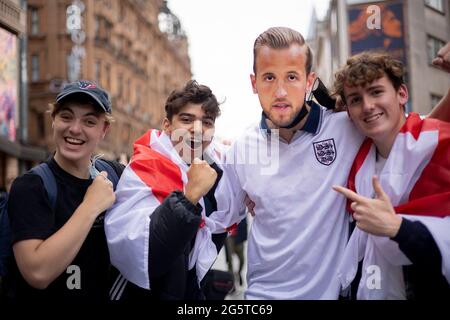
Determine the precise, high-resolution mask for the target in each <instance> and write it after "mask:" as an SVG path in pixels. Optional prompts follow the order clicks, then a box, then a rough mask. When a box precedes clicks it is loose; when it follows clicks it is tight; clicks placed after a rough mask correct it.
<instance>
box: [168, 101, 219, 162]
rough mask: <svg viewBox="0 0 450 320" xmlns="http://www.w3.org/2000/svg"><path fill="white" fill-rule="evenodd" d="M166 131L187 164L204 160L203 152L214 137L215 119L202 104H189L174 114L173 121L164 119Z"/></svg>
mask: <svg viewBox="0 0 450 320" xmlns="http://www.w3.org/2000/svg"><path fill="white" fill-rule="evenodd" d="M163 127H164V131H165V133H166V134H167V135H169V136H170V139H171V140H172V144H173V146H174V148H175V150H176V151H177V152H178V154H179V155H180V157H181V158H182V159H183V160H184V161H185V162H186V163H192V161H193V159H194V158H200V159H201V158H202V155H203V152H204V151H205V149H206V148H207V147H208V146H209V144H210V143H211V141H212V139H213V137H214V129H215V119H214V118H212V116H211V115H208V114H206V113H205V111H204V110H203V108H202V104H200V103H192V102H189V103H188V104H187V105H186V106H184V107H183V108H181V109H180V111H179V113H177V114H174V115H173V117H172V120H169V119H167V118H166V119H164V123H163Z"/></svg>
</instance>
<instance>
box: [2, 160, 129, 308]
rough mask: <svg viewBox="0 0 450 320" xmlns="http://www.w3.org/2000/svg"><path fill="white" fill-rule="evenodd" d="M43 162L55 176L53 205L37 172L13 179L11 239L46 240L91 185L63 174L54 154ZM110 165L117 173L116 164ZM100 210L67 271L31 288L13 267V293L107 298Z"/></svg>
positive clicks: (106, 256)
mask: <svg viewBox="0 0 450 320" xmlns="http://www.w3.org/2000/svg"><path fill="white" fill-rule="evenodd" d="M47 164H48V165H49V167H50V169H51V171H52V172H53V174H54V176H55V180H56V185H57V190H58V191H57V198H56V204H55V208H53V207H52V205H51V204H50V200H49V197H48V195H47V192H46V190H45V188H44V185H43V182H42V180H41V178H40V177H39V176H38V175H35V174H30V173H27V174H25V175H23V176H21V177H19V178H17V179H16V180H15V181H14V183H13V185H12V188H11V193H10V198H9V202H8V212H9V216H10V221H11V228H12V236H13V243H15V242H18V241H22V240H29V239H42V240H45V239H47V238H49V237H50V236H51V235H52V234H54V233H55V232H56V231H58V230H59V229H60V228H61V227H62V226H63V225H64V224H65V223H66V222H67V221H68V220H69V218H70V217H71V216H72V214H73V213H74V212H75V210H76V209H77V208H78V206H79V205H80V204H81V202H82V201H83V198H84V195H85V193H86V190H87V188H88V187H89V186H90V184H91V183H92V179H80V178H77V177H75V176H72V175H71V174H69V173H67V172H66V171H64V170H63V169H62V168H61V167H59V165H58V164H57V163H56V161H55V160H54V159H53V158H51V159H50V160H48V161H47ZM113 166H114V169H115V170H116V171H117V169H116V168H117V167H118V166H117V164H114V165H113ZM122 169H123V168H122ZM119 176H120V174H119ZM104 214H105V213H102V214H101V215H99V216H98V217H97V219H96V221H95V223H94V224H93V226H92V228H91V230H90V232H89V233H88V235H87V237H86V240H85V241H84V243H83V245H82V247H81V249H80V251H79V252H78V254H77V256H76V257H75V259H74V260H73V262H72V263H71V264H70V265H69V267H68V268H67V270H66V272H63V273H62V274H61V275H60V276H59V277H58V278H56V279H55V280H54V281H53V282H52V283H51V284H50V285H49V286H48V287H47V288H46V289H44V290H38V289H34V288H32V287H31V286H29V285H28V284H27V283H26V282H25V280H24V279H23V277H22V276H21V274H20V272H19V270H18V268H17V265H15V266H14V268H13V269H14V270H12V275H11V276H12V280H13V281H12V283H13V290H14V291H15V296H16V297H17V298H33V299H36V298H38V299H40V298H42V299H49V298H51V299H56V300H77V299H82V300H90V301H91V300H104V299H107V298H108V289H109V288H108V287H109V284H108V283H109V271H110V259H109V253H108V247H107V242H106V236H105V231H104V227H103V222H104ZM79 284H80V285H79Z"/></svg>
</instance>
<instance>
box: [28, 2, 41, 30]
mask: <svg viewBox="0 0 450 320" xmlns="http://www.w3.org/2000/svg"><path fill="white" fill-rule="evenodd" d="M30 15H31V34H32V35H37V34H39V11H38V9H37V8H33V7H31V8H30Z"/></svg>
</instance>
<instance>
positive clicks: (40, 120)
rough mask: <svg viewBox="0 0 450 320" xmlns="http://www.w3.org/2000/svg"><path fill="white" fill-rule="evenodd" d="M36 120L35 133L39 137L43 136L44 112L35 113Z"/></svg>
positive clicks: (42, 137)
mask: <svg viewBox="0 0 450 320" xmlns="http://www.w3.org/2000/svg"><path fill="white" fill-rule="evenodd" d="M36 122H37V134H38V137H39V138H40V139H44V138H45V114H44V113H43V112H38V113H37V114H36Z"/></svg>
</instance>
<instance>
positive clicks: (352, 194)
mask: <svg viewBox="0 0 450 320" xmlns="http://www.w3.org/2000/svg"><path fill="white" fill-rule="evenodd" d="M333 190H334V191H337V192H339V193H341V194H343V195H344V196H346V197H347V198H348V199H350V200H351V201H356V202H363V201H364V199H365V198H364V197H363V196H360V195H359V194H357V193H356V192H354V191H352V190H350V189H348V188H344V187H342V186H333Z"/></svg>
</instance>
